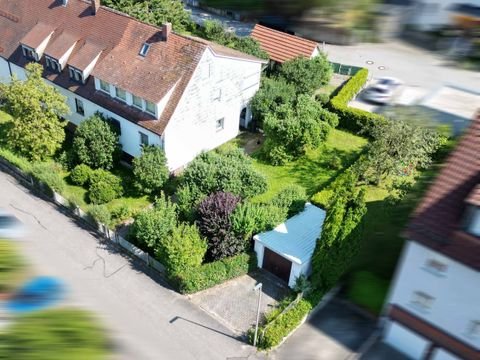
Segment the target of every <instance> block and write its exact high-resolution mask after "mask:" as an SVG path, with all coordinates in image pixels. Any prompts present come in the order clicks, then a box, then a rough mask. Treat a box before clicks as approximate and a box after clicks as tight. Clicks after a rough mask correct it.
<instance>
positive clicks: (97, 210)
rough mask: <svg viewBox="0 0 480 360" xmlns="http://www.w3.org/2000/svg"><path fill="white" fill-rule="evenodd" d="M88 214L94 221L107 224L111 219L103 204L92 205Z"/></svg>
mask: <svg viewBox="0 0 480 360" xmlns="http://www.w3.org/2000/svg"><path fill="white" fill-rule="evenodd" d="M88 215H90V216H91V217H92V218H93V219H94V220H95V221H96V222H98V223H100V224H104V225H106V226H108V225H109V224H110V222H111V220H112V215H111V214H110V211H108V209H107V207H106V206H105V205H92V206H90V208H89V210H88Z"/></svg>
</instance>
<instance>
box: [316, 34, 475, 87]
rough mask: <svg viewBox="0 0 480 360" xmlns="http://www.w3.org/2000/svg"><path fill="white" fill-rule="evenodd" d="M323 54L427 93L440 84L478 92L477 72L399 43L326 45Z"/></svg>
mask: <svg viewBox="0 0 480 360" xmlns="http://www.w3.org/2000/svg"><path fill="white" fill-rule="evenodd" d="M320 47H322V45H320ZM325 51H326V52H327V54H328V59H329V60H330V61H333V62H339V63H342V64H347V65H355V66H361V67H366V68H368V70H369V72H370V74H371V75H372V76H373V77H381V76H393V77H397V78H399V79H400V80H402V81H404V82H405V84H406V85H408V86H412V87H419V88H421V89H424V90H426V91H427V92H430V91H432V90H435V89H437V88H439V87H441V86H443V85H455V86H458V87H463V88H466V89H469V90H473V91H476V92H480V72H474V71H467V70H462V69H458V68H455V67H452V66H449V64H448V61H447V60H446V59H445V58H444V57H442V56H441V55H439V54H436V53H433V52H430V51H427V50H424V49H421V48H417V47H414V46H412V45H409V44H407V43H404V42H401V41H400V40H395V41H390V42H386V43H378V44H369V43H367V44H358V45H352V46H340V45H328V44H327V45H325Z"/></svg>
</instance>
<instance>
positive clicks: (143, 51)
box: [139, 43, 150, 57]
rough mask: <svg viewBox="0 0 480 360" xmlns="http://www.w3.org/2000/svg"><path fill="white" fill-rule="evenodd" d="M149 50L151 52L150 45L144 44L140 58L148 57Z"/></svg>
mask: <svg viewBox="0 0 480 360" xmlns="http://www.w3.org/2000/svg"><path fill="white" fill-rule="evenodd" d="M148 50H150V44H148V43H143V45H142V48H141V49H140V52H139V55H140V56H143V57H145V56H147V53H148Z"/></svg>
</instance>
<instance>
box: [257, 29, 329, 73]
mask: <svg viewBox="0 0 480 360" xmlns="http://www.w3.org/2000/svg"><path fill="white" fill-rule="evenodd" d="M250 36H251V37H252V38H253V39H255V40H257V41H258V43H259V44H260V47H261V48H262V50H264V51H265V52H266V53H267V54H268V57H269V59H270V60H272V61H273V62H275V63H279V64H282V63H284V62H285V61H288V60H292V59H295V58H297V57H301V56H303V57H306V58H307V59H311V58H313V57H315V56H317V55H318V54H319V53H320V51H319V47H318V44H317V43H316V42H315V41H311V40H307V39H304V38H301V37H298V36H295V35H290V34H287V33H285V32H283V31H278V30H274V29H271V28H269V27H266V26H263V25H260V24H257V25H255V27H254V28H253V31H252V33H251V34H250Z"/></svg>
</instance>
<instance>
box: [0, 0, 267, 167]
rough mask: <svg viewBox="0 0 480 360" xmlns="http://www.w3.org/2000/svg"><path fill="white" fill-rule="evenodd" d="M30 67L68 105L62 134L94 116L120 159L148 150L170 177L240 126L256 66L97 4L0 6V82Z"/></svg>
mask: <svg viewBox="0 0 480 360" xmlns="http://www.w3.org/2000/svg"><path fill="white" fill-rule="evenodd" d="M32 61H33V62H38V63H40V64H41V65H42V66H43V67H44V74H43V76H44V78H45V81H46V82H48V83H49V84H51V85H53V86H54V87H56V88H57V89H58V90H59V91H60V92H61V93H62V94H63V95H64V96H65V97H66V98H67V102H68V105H69V106H70V109H71V114H70V115H68V116H67V120H68V121H69V122H70V123H71V124H73V125H78V124H80V122H81V121H83V120H84V119H86V118H87V117H89V116H91V115H93V114H94V113H95V112H97V111H98V112H101V113H103V114H104V116H106V117H108V118H110V119H111V120H112V121H113V122H114V123H116V124H117V125H118V128H119V130H120V133H121V135H120V143H121V145H122V150H123V152H124V154H125V155H126V157H127V158H131V157H135V156H138V155H139V154H140V153H141V146H142V145H145V144H151V145H157V146H160V147H162V148H163V149H164V150H165V154H166V157H167V161H168V166H169V168H170V170H172V171H174V170H176V169H179V168H182V167H183V166H185V165H186V164H187V163H188V162H189V161H191V160H192V159H193V158H194V157H195V156H196V155H197V154H199V153H200V152H202V151H206V150H210V149H213V148H215V147H217V146H219V145H221V144H223V143H225V142H226V141H228V140H230V139H232V138H234V137H235V136H236V135H237V134H238V131H239V127H240V126H244V127H246V126H248V123H249V121H250V118H251V115H250V110H249V102H250V100H251V98H252V97H253V95H254V94H255V92H256V91H257V90H258V88H259V84H260V74H261V70H262V65H263V64H265V61H264V60H261V59H258V58H256V57H253V56H250V55H247V54H244V53H241V52H239V51H235V50H232V49H229V48H227V47H223V46H220V45H218V44H215V43H211V42H208V41H205V40H203V39H199V38H194V37H190V36H184V35H180V34H176V33H175V32H173V31H172V29H171V25H170V24H164V25H163V26H161V27H156V26H152V25H148V24H146V23H143V22H140V21H138V20H136V19H134V18H132V17H130V16H128V15H125V14H123V13H120V12H118V11H114V10H112V9H109V8H106V7H103V6H101V4H100V0H35V1H31V0H17V1H11V0H0V81H3V82H8V81H10V79H11V77H12V76H14V75H15V76H16V77H17V78H20V79H24V78H25V71H24V67H25V66H26V65H27V64H28V63H29V62H32Z"/></svg>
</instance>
